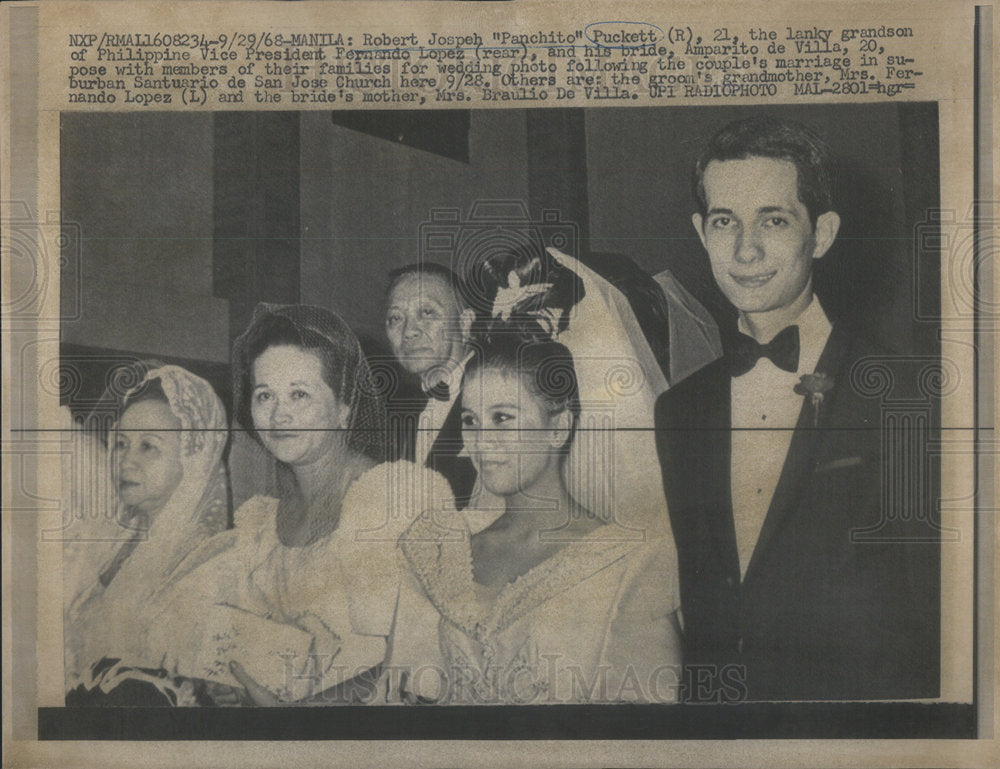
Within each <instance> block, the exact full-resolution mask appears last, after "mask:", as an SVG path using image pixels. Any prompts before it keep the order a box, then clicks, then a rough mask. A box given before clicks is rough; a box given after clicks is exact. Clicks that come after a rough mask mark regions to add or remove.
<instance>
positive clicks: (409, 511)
mask: <svg viewBox="0 0 1000 769" xmlns="http://www.w3.org/2000/svg"><path fill="white" fill-rule="evenodd" d="M453 506H454V501H453V497H452V493H451V487H450V486H449V485H448V482H447V481H446V480H445V479H444V477H443V476H441V475H440V474H439V473H436V472H433V471H431V470H427V469H425V468H423V467H419V466H418V465H416V464H414V463H413V462H387V463H384V464H381V465H378V466H376V467H375V468H373V469H372V470H369V471H368V472H367V473H365V474H364V475H362V476H361V477H360V478H358V480H357V481H355V482H354V484H352V486H351V488H350V489H349V490H348V493H347V495H346V496H345V498H344V504H343V512H342V514H341V523H340V526H339V527H338V539H339V544H338V548H337V549H338V557H339V562H340V567H341V570H342V579H343V584H344V586H345V588H346V591H347V596H348V605H349V607H350V616H351V625H352V626H353V628H354V632H356V633H359V634H362V635H376V636H388V635H389V634H390V633H391V632H392V625H393V620H394V617H395V612H396V602H397V597H398V595H399V584H400V578H401V574H400V562H399V560H398V558H397V554H396V544H397V542H398V541H399V538H400V536H401V535H402V533H403V532H404V531H406V529H408V528H409V526H410V524H412V523H413V521H415V520H416V519H417V518H419V517H420V516H421V515H422V514H424V513H425V512H427V511H430V510H433V509H446V508H453Z"/></svg>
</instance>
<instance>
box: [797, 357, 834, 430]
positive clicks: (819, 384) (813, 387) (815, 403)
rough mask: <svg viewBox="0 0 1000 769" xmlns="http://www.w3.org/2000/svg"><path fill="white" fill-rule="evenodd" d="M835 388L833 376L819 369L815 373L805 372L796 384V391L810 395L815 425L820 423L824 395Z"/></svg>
mask: <svg viewBox="0 0 1000 769" xmlns="http://www.w3.org/2000/svg"><path fill="white" fill-rule="evenodd" d="M832 389H833V377H831V376H830V375H829V374H823V373H820V372H819V371H817V372H816V373H815V374H803V375H802V376H801V377H800V378H799V383H798V384H797V385H795V392H796V393H798V394H799V395H808V396H809V402H810V403H812V407H813V427H817V426H818V425H819V410H820V406H822V405H823V396H824V395H825V394H826V393H828V392H830V390H832Z"/></svg>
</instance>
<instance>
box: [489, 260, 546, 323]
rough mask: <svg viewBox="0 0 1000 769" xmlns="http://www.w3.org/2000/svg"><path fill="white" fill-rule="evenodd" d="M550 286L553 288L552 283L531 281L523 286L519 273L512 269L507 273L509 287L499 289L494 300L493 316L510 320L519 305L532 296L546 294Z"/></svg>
mask: <svg viewBox="0 0 1000 769" xmlns="http://www.w3.org/2000/svg"><path fill="white" fill-rule="evenodd" d="M550 288H552V284H551V283H529V284H528V285H526V286H522V285H521V279H520V278H519V277H518V275H517V273H516V272H514V271H513V270H511V272H510V273H509V274H508V275H507V288H500V289H498V290H497V295H496V298H495V299H494V300H493V317H494V318H499V319H500V320H503V321H507V320H510V315H511V313H512V312H513V311H514V309H515V308H516V307H517V305H519V304H520V303H521V302H523V301H524V300H525V299H528V298H530V297H532V296H537V295H538V294H544V293H545V292H546V291H548V290H549V289H550Z"/></svg>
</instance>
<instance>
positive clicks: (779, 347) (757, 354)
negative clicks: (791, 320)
mask: <svg viewBox="0 0 1000 769" xmlns="http://www.w3.org/2000/svg"><path fill="white" fill-rule="evenodd" d="M761 358H768V359H769V360H770V361H771V362H772V363H773V364H774V365H775V366H777V367H778V368H780V369H783V370H784V371H790V372H792V373H793V374H794V373H795V372H796V371H797V370H798V368H799V327H798V326H789V327H788V328H786V329H785V330H784V331H782V332H781V333H780V334H778V335H777V336H776V337H774V339H772V340H771V341H770V342H768V343H767V344H761V343H760V342H758V341H757V340H756V339H754V338H753V337H750V336H747V335H746V334H740V335H739V337H738V338H737V340H736V343H735V344H734V345H733V349H732V350H731V351H730V355H729V366H730V371H731V372H732V375H733V376H742V375H743V374H745V373H747V372H748V371H749V370H750V369H752V368H753V367H754V366H756V365H757V361H759V360H760V359H761Z"/></svg>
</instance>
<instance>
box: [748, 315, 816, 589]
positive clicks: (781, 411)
mask: <svg viewBox="0 0 1000 769" xmlns="http://www.w3.org/2000/svg"><path fill="white" fill-rule="evenodd" d="M794 325H797V326H798V327H799V367H798V370H797V371H796V372H795V373H792V372H789V371H784V370H782V369H780V368H778V367H777V366H775V365H774V364H773V363H772V362H771V361H770V360H769V359H768V358H763V357H762V358H761V359H760V360H758V361H757V364H756V365H755V366H754V367H753V368H752V369H750V371H748V372H747V373H745V374H743V375H742V376H738V377H733V384H732V418H733V433H732V441H733V443H732V449H733V451H732V493H733V520H734V522H735V524H736V546H737V549H738V550H739V555H740V569H741V573H742V574H743V575H744V576H745V575H746V571H747V565H748V564H749V563H750V556H751V555H752V554H753V551H754V547H755V546H756V545H757V539H758V537H759V536H760V531H761V527H762V526H763V525H764V518H765V517H766V516H767V511H768V509H769V508H770V506H771V500H772V498H773V497H774V491H775V488H776V487H777V485H778V479H779V478H780V477H781V470H782V468H783V467H784V465H785V457H786V455H787V454H788V446H789V444H790V443H791V441H792V434H793V432H794V428H795V424H796V422H798V418H799V412H800V410H801V408H802V399H803V396H802V395H799V394H797V393H796V392H795V386H796V385H797V384H798V383H799V379H800V378H801V377H802V376H803V375H804V374H812V373H814V371H815V368H816V364H817V363H818V362H819V357H820V355H821V353H822V352H823V348H824V347H825V346H826V340H827V339H828V338H829V336H830V328H831V326H830V322H829V321H828V320H827V317H826V313H824V312H823V308H822V307H821V306H820V304H819V300H818V299H816V298H815V297H814V298H813V300H812V302H810V304H809V306H808V307H806V309H805V310H803V312H802V314H801V315H799V317H798V319H797V320H796V321H795V323H794ZM740 331H741V332H742V333H744V334H748V335H749V331H748V329H747V327H746V326H745V324H744V323H743V320H742V318H741V319H740Z"/></svg>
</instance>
